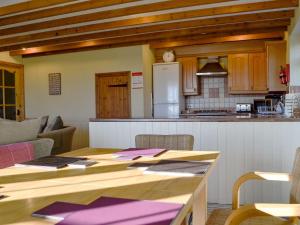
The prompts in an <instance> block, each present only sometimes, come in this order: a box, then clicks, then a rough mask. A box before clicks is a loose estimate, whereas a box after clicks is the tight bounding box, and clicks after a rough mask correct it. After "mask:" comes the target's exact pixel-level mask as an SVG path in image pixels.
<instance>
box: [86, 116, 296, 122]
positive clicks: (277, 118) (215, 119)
mask: <svg viewBox="0 0 300 225" xmlns="http://www.w3.org/2000/svg"><path fill="white" fill-rule="evenodd" d="M90 122H300V118H294V117H286V116H282V115H271V116H262V115H253V114H251V115H250V116H244V115H241V116H238V115H229V116H181V117H179V118H131V119H96V118H91V119H90Z"/></svg>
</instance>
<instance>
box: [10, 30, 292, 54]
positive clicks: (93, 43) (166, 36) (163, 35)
mask: <svg viewBox="0 0 300 225" xmlns="http://www.w3.org/2000/svg"><path fill="white" fill-rule="evenodd" d="M286 30H287V27H276V28H262V29H252V28H251V29H249V30H245V29H243V30H241V31H240V30H237V31H231V32H225V33H220V32H217V33H212V34H208V35H207V34H198V33H196V32H195V31H194V30H193V31H181V32H178V31H173V32H159V33H156V34H151V35H149V36H146V35H134V36H130V37H127V38H124V37H117V38H108V39H96V40H90V41H82V42H76V43H68V44H62V45H50V46H42V47H36V48H29V49H24V50H14V51H10V55H12V56H16V55H31V54H33V55H34V54H40V53H47V52H54V53H55V52H56V51H64V50H73V49H82V50H84V49H86V48H92V47H101V46H106V45H116V44H124V43H131V42H145V43H148V42H151V41H155V40H160V42H161V41H162V40H165V41H168V42H170V40H172V39H174V37H181V36H186V38H189V37H191V36H192V37H193V38H197V40H198V39H199V38H211V39H214V38H216V37H220V36H232V35H237V34H238V35H241V34H243V35H245V34H253V33H269V36H271V35H270V34H276V35H277V36H278V33H283V31H286ZM191 34H193V35H191ZM276 35H274V36H276ZM269 36H268V37H269ZM258 37H259V38H260V39H262V37H265V36H263V35H260V36H258ZM181 38H182V37H181ZM236 39H237V40H239V39H238V38H236ZM239 41H240V40H239ZM170 43H173V42H170Z"/></svg>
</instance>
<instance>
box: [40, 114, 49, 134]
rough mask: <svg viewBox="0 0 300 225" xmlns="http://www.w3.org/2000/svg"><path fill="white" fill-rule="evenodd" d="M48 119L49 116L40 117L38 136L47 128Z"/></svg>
mask: <svg viewBox="0 0 300 225" xmlns="http://www.w3.org/2000/svg"><path fill="white" fill-rule="evenodd" d="M48 119H49V116H42V117H41V125H40V129H39V134H40V133H43V131H44V130H45V128H46V127H47V124H48Z"/></svg>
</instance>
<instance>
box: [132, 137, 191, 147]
mask: <svg viewBox="0 0 300 225" xmlns="http://www.w3.org/2000/svg"><path fill="white" fill-rule="evenodd" d="M135 146H136V148H165V149H172V150H193V147H194V136H193V135H187V134H176V135H157V134H140V135H137V136H135Z"/></svg>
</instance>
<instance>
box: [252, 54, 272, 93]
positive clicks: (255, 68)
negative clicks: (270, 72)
mask: <svg viewBox="0 0 300 225" xmlns="http://www.w3.org/2000/svg"><path fill="white" fill-rule="evenodd" d="M266 70H267V68H266V54H265V53H264V52H263V53H253V54H249V77H250V82H251V90H253V91H254V92H267V91H268V77H267V71H266Z"/></svg>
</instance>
